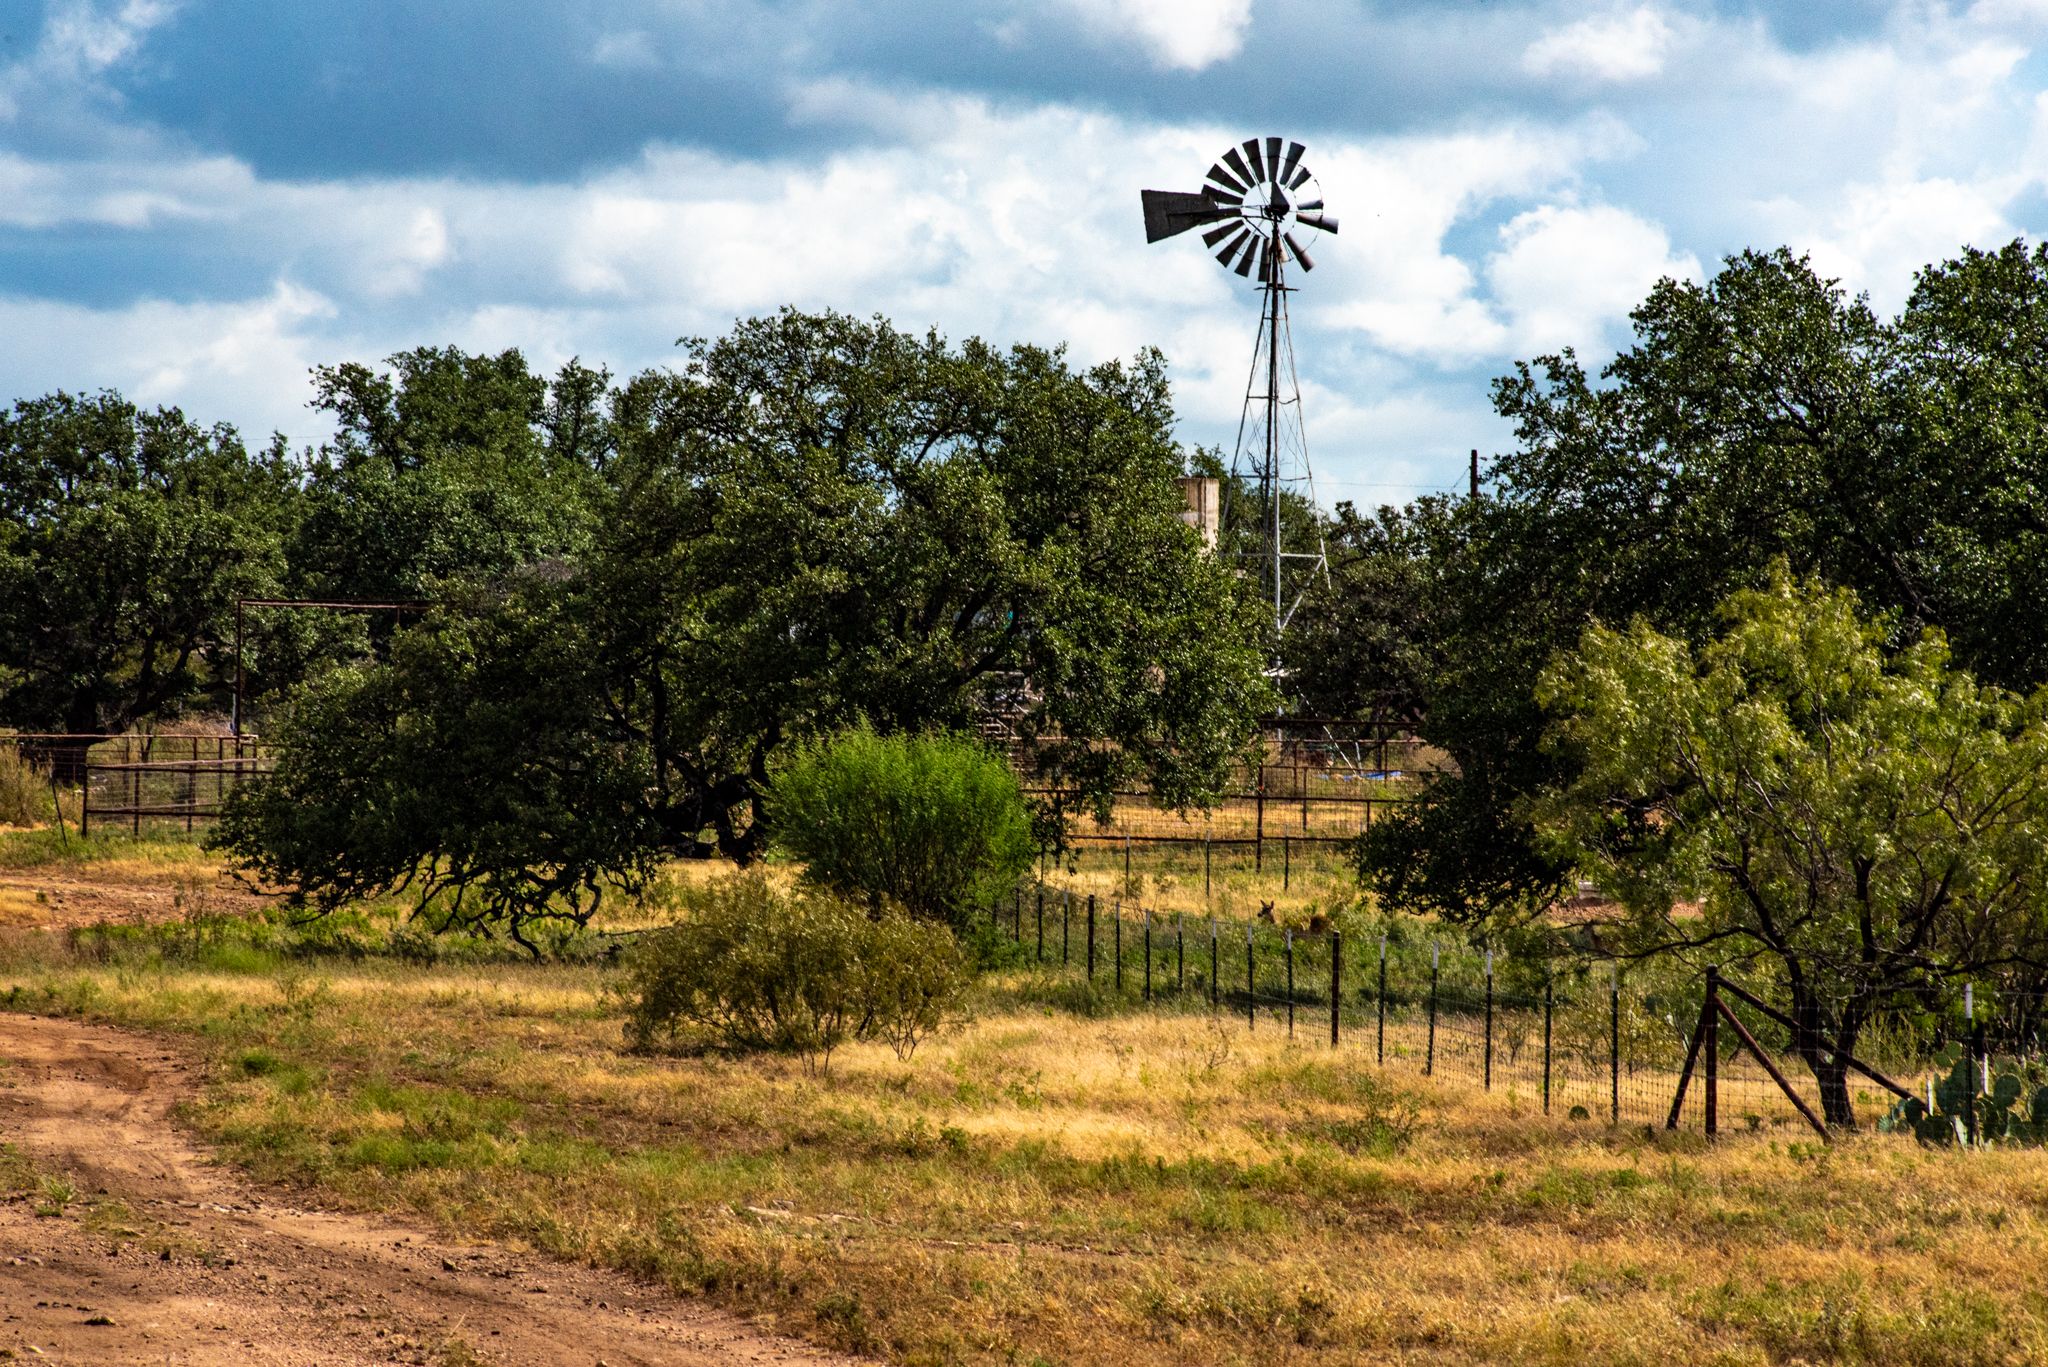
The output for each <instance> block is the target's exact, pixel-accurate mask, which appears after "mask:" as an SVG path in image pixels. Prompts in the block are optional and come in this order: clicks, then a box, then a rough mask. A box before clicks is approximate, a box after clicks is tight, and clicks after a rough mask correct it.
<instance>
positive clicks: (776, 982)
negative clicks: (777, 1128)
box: [623, 872, 967, 1070]
mask: <svg viewBox="0 0 2048 1367" xmlns="http://www.w3.org/2000/svg"><path fill="white" fill-rule="evenodd" d="M682 901H683V905H684V908H685V911H686V913H687V915H686V919H685V920H683V921H681V922H680V923H678V924H676V925H674V926H670V927H668V928H666V929H663V930H659V931H655V932H653V933H652V934H649V935H646V936H643V937H642V938H641V939H640V941H639V942H638V943H637V944H636V945H635V946H634V947H633V949H632V951H631V953H629V954H628V956H627V959H626V969H625V985H624V988H623V993H624V996H625V998H626V1002H627V1018H626V1039H627V1042H628V1044H629V1045H631V1046H632V1047H633V1048H635V1049H652V1048H655V1047H658V1046H660V1045H662V1044H664V1043H673V1042H674V1041H675V1040H676V1039H677V1038H678V1037H679V1036H680V1035H681V1034H682V1032H683V1031H685V1030H687V1029H695V1030H700V1031H703V1032H705V1033H707V1034H709V1035H711V1036H712V1037H714V1038H715V1039H717V1040H718V1041H720V1042H721V1043H723V1044H725V1045H727V1046H728V1047H731V1048H737V1049H773V1050H787V1051H790V1052H793V1053H798V1054H801V1055H802V1056H803V1058H804V1061H805V1065H806V1066H807V1067H809V1068H811V1069H813V1070H821V1069H825V1068H829V1067H830V1064H831V1058H832V1051H833V1050H835V1049H837V1048H838V1047H839V1046H840V1045H841V1044H843V1043H844V1042H845V1041H846V1040H848V1039H850V1038H851V1039H868V1038H875V1039H881V1040H884V1041H886V1042H887V1043H888V1044H890V1045H891V1046H892V1047H893V1048H894V1049H895V1050H896V1052H897V1055H898V1056H899V1057H902V1058H908V1057H909V1056H910V1055H911V1054H912V1053H913V1052H915V1050H916V1048H917V1046H918V1044H919V1043H920V1042H921V1041H923V1040H924V1039H926V1038H927V1037H929V1036H930V1035H931V1034H932V1032H934V1031H935V1030H937V1029H938V1028H939V1027H940V1026H941V1025H943V1024H944V1023H945V1022H946V1020H947V1019H948V1018H949V1017H950V1016H951V1015H953V1014H955V1013H956V1012H957V1011H958V1010H959V1004H960V1001H961V998H962V994H963V993H964V991H965V988H966V984H967V969H966V964H965V962H964V961H963V959H962V958H961V955H960V950H959V947H958V945H956V944H955V943H954V941H953V937H952V934H951V933H950V932H949V931H947V930H946V929H945V928H944V927H943V926H935V925H931V924H929V923H925V922H916V921H912V920H911V919H910V918H909V917H907V916H905V915H903V914H902V913H901V912H899V911H891V912H888V913H886V914H884V915H881V916H879V917H877V916H871V915H869V914H868V913H867V912H866V911H865V910H863V909H862V908H861V907H859V906H857V905H855V904H854V903H851V902H848V901H846V900H845V899H843V898H840V897H836V896H833V895H832V894H830V893H827V892H824V891H821V890H818V889H814V888H798V889H796V890H793V891H786V890H784V889H781V888H778V887H776V886H775V885H774V884H773V883H771V882H769V881H768V879H767V878H766V877H764V876H763V875H761V874H760V873H758V872H755V873H742V874H735V875H733V876H732V877H730V878H726V879H723V880H720V881H718V882H714V883H710V884H707V885H705V886H703V887H701V888H693V889H690V890H688V891H687V892H685V893H684V894H683V895H682Z"/></svg>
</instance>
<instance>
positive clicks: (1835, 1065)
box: [1812, 1052, 1856, 1130]
mask: <svg viewBox="0 0 2048 1367" xmlns="http://www.w3.org/2000/svg"><path fill="white" fill-rule="evenodd" d="M1845 1057H1846V1055H1845V1054H1843V1053H1839V1052H1838V1053H1836V1054H1835V1055H1834V1056H1833V1057H1832V1058H1819V1059H1815V1060H1813V1061H1812V1067H1813V1078H1814V1081H1815V1082H1817V1083H1819V1084H1820V1114H1821V1119H1823V1120H1825V1121H1826V1122H1827V1123H1828V1126H1829V1128H1831V1129H1844V1130H1853V1129H1855V1128H1856V1108H1855V1105H1854V1104H1853V1103H1852V1102H1851V1101H1850V1099H1849V1065H1848V1064H1847V1063H1846V1062H1843V1061H1842V1060H1843V1059H1844V1058H1845Z"/></svg>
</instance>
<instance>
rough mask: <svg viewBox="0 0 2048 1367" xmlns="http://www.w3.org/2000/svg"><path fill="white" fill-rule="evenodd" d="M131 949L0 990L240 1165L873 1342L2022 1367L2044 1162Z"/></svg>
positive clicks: (1219, 1026)
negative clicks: (716, 1030)
mask: <svg viewBox="0 0 2048 1367" xmlns="http://www.w3.org/2000/svg"><path fill="white" fill-rule="evenodd" d="M165 943H168V942H165ZM162 949H163V947H162V945H161V944H158V945H155V946H154V947H153V946H152V944H151V942H149V941H148V940H147V939H144V938H137V939H136V940H135V941H134V942H133V943H131V944H129V945H128V947H126V948H119V947H117V948H115V949H112V950H100V951H95V952H94V953H91V954H86V953H81V952H79V951H74V950H71V949H68V948H67V947H66V946H65V945H64V944H63V943H62V942H59V941H55V940H50V939H42V938H34V937H29V938H24V937H21V936H19V935H17V936H16V937H14V938H13V939H5V940H0V1004H4V1003H8V1002H11V1003H12V1004H13V1005H15V1006H16V1007H18V1008H27V1009H35V1010H49V1009H57V1010H63V1011H67V1012H72V1013H76V1014H80V1015H84V1016H89V1017H96V1018H104V1019H109V1020H118V1021H123V1022H127V1023H130V1024H136V1025H142V1026H147V1027H150V1028H154V1029H158V1030H162V1031H165V1032H168V1033H170V1034H172V1035H175V1036H180V1037H183V1038H186V1039H187V1040H189V1042H190V1046H191V1047H192V1048H193V1049H195V1050H197V1051H199V1052H200V1053H201V1054H202V1055H203V1056H204V1057H205V1058H206V1059H207V1060H208V1062H209V1078H210V1081H209V1085H208V1090H207V1093H206V1098H205V1102H204V1104H203V1105H202V1106H200V1107H199V1108H198V1109H197V1110H196V1112H195V1113H194V1116H193V1120H194V1123H196V1124H197V1125H198V1126H199V1127H200V1128H201V1129H202V1130H203V1131H204V1132H206V1133H207V1134H208V1135H210V1136H211V1137H213V1138H214V1139H215V1140H217V1141H218V1142H220V1143H221V1144H222V1145H223V1146H224V1147H225V1149H226V1151H227V1153H228V1154H229V1155H230V1156H232V1157H233V1158H235V1159H236V1160H238V1161H240V1162H243V1163H246V1164H248V1165H249V1166H250V1167H251V1168H253V1169H254V1170H255V1171H256V1172H258V1173H259V1174H262V1175H265V1176H270V1177H276V1178H280V1179H287V1180H293V1181H303V1182H311V1183H315V1184H317V1185H319V1186H320V1187H322V1188H323V1189H325V1190H326V1191H327V1192H328V1193H329V1194H330V1196H331V1197H332V1198H333V1199H337V1200H343V1201H348V1202H354V1203H357V1204H360V1205H363V1206H369V1207H377V1208H384V1209H393V1210H403V1211H408V1212H411V1213H413V1214H415V1215H417V1216H419V1217H421V1218H424V1219H427V1220H430V1221H434V1222H437V1223H439V1224H441V1225H443V1226H445V1227H446V1228H448V1229H450V1230H453V1231H457V1232H460V1233H466V1234H472V1235H476V1236H479V1237H496V1238H505V1239H514V1240H523V1241H526V1242H530V1243H532V1244H534V1245H536V1246H539V1247H541V1248H544V1249H549V1250H552V1251H554V1252H557V1253H560V1254H563V1255H565V1256H570V1257H576V1258H585V1259H590V1260H592V1261H596V1262H600V1263H606V1264H611V1265H615V1266H620V1267H623V1268H626V1269H628V1270H630V1271H633V1272H636V1273H638V1274H640V1275H643V1276H647V1277H650V1278H654V1279H658V1280H662V1281H665V1282H668V1283H670V1284H672V1285H675V1286H677V1287H679V1288H682V1289H686V1290H692V1291H702V1292H706V1293H708V1294H711V1295H713V1296H716V1297H717V1298H719V1299H721V1300H724V1301H726V1302H728V1303H731V1304H734V1305H737V1306H740V1307H742V1308H745V1309H747V1310H750V1311H752V1312H753V1313H755V1314H757V1315H759V1316H761V1317H762V1318H763V1319H764V1320H767V1321H770V1322H773V1323H776V1324H779V1325H782V1326H785V1327H789V1328H794V1329H796V1330H799V1331H801V1332H805V1333H808V1334H811V1335H814V1336H816V1337H818V1338H821V1339H823V1340H826V1341H829V1342H833V1343H837V1344H841V1345H845V1346H850V1347H856V1348H861V1349H864V1350H867V1351H871V1352H875V1353H877V1354H879V1355H880V1356H883V1357H885V1358H888V1359H891V1360H896V1361H902V1362H912V1363H939V1362H1005V1363H1011V1362H1014V1363H1031V1362H1045V1363H1116V1364H1118V1365H1119V1367H1135V1365H1136V1364H1150V1363H1162V1364H1163V1363H1219V1362H1241V1363H1252V1362H1257V1363H1268V1362H1314V1363H1351V1362H1359V1363H1364V1362H1387V1361H1401V1362H1428V1363H1496V1362H1556V1363H1656V1362H1686V1363H1698V1364H1710V1363H1727V1364H1736V1363H1771V1362H1794V1361H1806V1362H1821V1361H1837V1360H1846V1361H1862V1362H1872V1363H1916V1364H1918V1363H1927V1364H1933V1363H1994V1362H2013V1363H2019V1362H2029V1361H2042V1360H2048V1331H2044V1318H2043V1311H2044V1296H2043V1291H2042V1289H2041V1284H2040V1279H2039V1275H2038V1269H2039V1267H2040V1266H2041V1265H2042V1260H2043V1255H2044V1254H2048V1239H2044V1229H2048V1227H2044V1223H2043V1212H2044V1209H2048V1180H2044V1179H2048V1157H2044V1156H2043V1155H2041V1154H2038V1153H2029V1152H1994V1153H1988V1154H1973V1155H1956V1154H1951V1153H1945V1152H1942V1153H1937V1152H1932V1151H1925V1150H1921V1149H1919V1148H1917V1147H1915V1146H1913V1145H1911V1144H1908V1143H1904V1142H1901V1141H1898V1140H1894V1139H1889V1138H1881V1137H1877V1136H1868V1137H1857V1138H1852V1139H1850V1140H1849V1141H1847V1142H1844V1143H1842V1144H1839V1145H1837V1146H1835V1147H1834V1148H1831V1149H1830V1148H1823V1147H1822V1146H1820V1145H1819V1144H1817V1143H1813V1142H1808V1141H1803V1140H1797V1139H1794V1138H1793V1137H1792V1132H1790V1131H1774V1132H1769V1133H1767V1134H1766V1135H1765V1136H1764V1137H1757V1138H1749V1137H1741V1138H1736V1139H1731V1140H1726V1141H1723V1142H1722V1143H1721V1144H1719V1145H1716V1146H1712V1147H1710V1146H1708V1145H1706V1144H1705V1143H1704V1141H1702V1140H1701V1139H1699V1138H1698V1137H1697V1136H1690V1135H1682V1136H1679V1137H1676V1138H1670V1137H1665V1136H1663V1135H1662V1134H1661V1133H1657V1134H1651V1133H1646V1132H1645V1130H1644V1129H1643V1128H1642V1127H1641V1126H1629V1127H1624V1128H1621V1129H1618V1130H1610V1129H1609V1128H1607V1127H1606V1126H1604V1125H1601V1124H1592V1123H1584V1122H1580V1123H1571V1122H1568V1121H1564V1120H1562V1119H1551V1120H1545V1119H1544V1118H1543V1117H1542V1116H1541V1115H1540V1114H1537V1113H1536V1111H1535V1107H1534V1104H1533V1098H1532V1096H1531V1095H1530V1094H1529V1093H1528V1092H1527V1091H1526V1090H1523V1089H1521V1088H1519V1087H1518V1088H1517V1095H1516V1096H1515V1097H1514V1098H1512V1099H1510V1098H1507V1097H1503V1096H1499V1095H1495V1096H1492V1097H1486V1096H1481V1095H1479V1094H1478V1093H1477V1092H1476V1091H1475V1090H1474V1089H1472V1088H1470V1087H1468V1086H1464V1085H1459V1084H1451V1083H1442V1082H1439V1083H1429V1082H1425V1081H1423V1080H1421V1079H1420V1078H1418V1077H1417V1076H1415V1074H1414V1073H1413V1072H1412V1071H1411V1070H1410V1069H1409V1068H1408V1067H1406V1066H1405V1065H1404V1066H1402V1067H1399V1068H1392V1069H1389V1070H1388V1071H1386V1072H1381V1071H1379V1070H1377V1069H1375V1068H1374V1067H1372V1066H1371V1065H1370V1064H1369V1063H1368V1062H1367V1061H1366V1056H1365V1055H1364V1054H1363V1052H1362V1051H1357V1050H1347V1051H1342V1052H1339V1053H1335V1054H1333V1053H1332V1052H1331V1051H1330V1050H1329V1049H1328V1048H1327V1047H1326V1046H1318V1045H1315V1044H1313V1043H1310V1042H1309V1040H1308V1039H1306V1038H1304V1039H1303V1040H1301V1041H1300V1042H1297V1043H1294V1044H1289V1043H1287V1042H1286V1041H1285V1040H1284V1039H1282V1038H1280V1037H1279V1036H1278V1034H1277V1032H1274V1031H1272V1030H1270V1029H1263V1028H1262V1030H1261V1031H1260V1032H1259V1033H1255V1034H1252V1035H1249V1036H1247V1034H1246V1033H1245V1032H1244V1030H1243V1029H1242V1027H1241V1026H1239V1025H1237V1024H1235V1023H1233V1022H1225V1021H1219V1020H1212V1019H1210V1018H1208V1017H1207V1016H1206V1015H1205V1014H1204V1013H1201V1012H1199V1011H1197V1012H1193V1013H1189V1014H1174V1015H1152V1016H1110V1017H1107V1018H1098V1019H1080V1018H1076V1017H1073V1016H1069V1015H1066V1014H1064V1013H1060V1012H1057V1011H1053V1010H1051V1009H1049V1008H1048V1007H1046V1006H1044V1005H1041V1004H1040V1003H1041V1002H1043V1001H1045V1000H1047V999H1048V995H1049V992H1050V987H1049V985H1045V984H1040V983H1037V982H1036V981H1034V980H1032V979H1029V978H1019V979H1015V980H1011V981H1007V982H999V983H996V984H993V985H991V986H990V987H989V989H988V990H987V992H986V995H985V999H984V1000H983V1002H982V1015H981V1017H980V1019H979V1020H977V1021H976V1022H975V1023H974V1024H973V1025H971V1026H969V1027H967V1028H965V1029H963V1030H961V1031H959V1032H957V1033H955V1034H952V1035H950V1036H947V1037H945V1038H942V1039H941V1040H939V1041H937V1042H935V1043H933V1044H930V1045H927V1046H926V1047H925V1048H924V1049H923V1050H921V1051H920V1052H919V1053H918V1054H917V1055H916V1056H915V1057H914V1058H913V1059H911V1060H909V1061H907V1062H906V1061H902V1060H899V1059H897V1058H896V1057H895V1056H894V1054H892V1053H890V1052H889V1051H888V1050H886V1049H882V1048H879V1047H874V1048H871V1047H865V1046H861V1047H848V1048H847V1049H845V1050H843V1051H841V1053H840V1054H839V1055H838V1056H837V1057H836V1058H835V1060H834V1062H833V1066H832V1068H831V1071H830V1073H829V1075H828V1076H825V1077H822V1078H819V1077H812V1076H808V1075H806V1073H805V1072H804V1071H803V1070H802V1068H800V1067H799V1066H798V1064H797V1063H796V1062H795V1061H794V1060H790V1059H786V1058H778V1057H749V1058H729V1057H725V1056H722V1055H720V1054H718V1053H715V1052H711V1053H704V1054H700V1055H697V1056H693V1057H673V1058H646V1057H634V1056H629V1055H625V1054H622V1053H621V1052H620V1051H619V1048H618V1045H619V1039H620V1025H619V1021H618V1019H617V1018H616V1017H615V1016H614V1014H613V1012H612V1010H611V1007H610V1005H609V1001H608V997H607V985H608V980H607V977H606V973H605V970H603V969H600V968H594V967H577V968H565V967H543V968H535V967H526V966H518V965H506V966H492V967H488V968H474V967H472V968H447V967H440V968H433V967H412V966H404V965H399V964H394V963H388V962H377V961H374V960H372V961H354V962H344V961H328V962H316V963H313V964H306V963H301V962H287V961H284V960H280V959H278V958H276V957H274V956H272V955H270V954H268V953H266V952H263V951H259V950H251V949H248V948H236V947H235V946H233V945H231V944H227V945H222V946H218V947H215V948H211V949H209V948H206V947H204V946H201V947H199V948H193V949H189V950H187V951H181V953H180V954H171V955H169V956H166V955H165V954H164V953H163V952H162Z"/></svg>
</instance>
